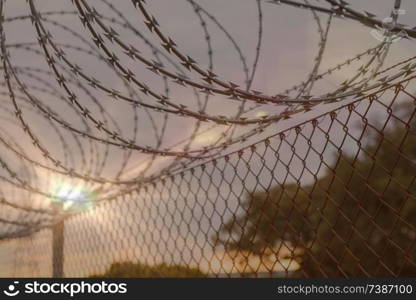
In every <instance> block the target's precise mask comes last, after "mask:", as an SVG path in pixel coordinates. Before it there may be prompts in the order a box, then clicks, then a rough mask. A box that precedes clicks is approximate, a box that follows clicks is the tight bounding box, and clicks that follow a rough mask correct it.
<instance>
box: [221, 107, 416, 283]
mask: <svg viewBox="0 0 416 300" xmlns="http://www.w3.org/2000/svg"><path fill="white" fill-rule="evenodd" d="M400 110H401V111H402V112H403V111H404V112H405V116H403V120H404V122H405V123H407V124H404V123H402V122H399V121H397V120H396V121H394V119H393V118H392V119H391V120H390V121H388V125H387V126H385V127H383V126H381V128H380V129H381V132H382V134H380V133H377V131H375V130H373V129H371V128H369V127H363V128H361V129H362V130H363V132H362V133H363V134H362V136H363V137H368V139H367V140H366V142H367V143H366V144H365V145H364V144H363V145H361V146H360V147H361V148H360V150H359V151H358V152H357V153H353V154H346V153H344V152H343V151H339V152H337V153H336V155H335V159H334V162H332V163H327V166H324V165H322V168H325V171H324V174H323V175H322V176H321V177H320V178H319V179H318V178H317V179H316V180H314V181H313V182H312V183H310V184H306V185H298V184H284V185H278V186H275V187H273V188H272V189H270V190H269V191H262V192H255V193H250V194H249V195H248V196H247V198H246V199H245V200H244V202H243V209H244V211H245V213H242V214H241V215H238V216H234V217H233V218H231V219H230V220H229V221H228V222H227V223H225V224H224V225H223V226H222V227H221V228H220V230H219V232H218V234H217V235H216V236H215V237H214V239H215V241H216V242H217V243H220V244H223V245H224V246H225V247H226V249H228V250H241V251H250V252H252V253H255V254H257V255H259V256H261V254H262V253H263V252H264V250H265V249H270V248H275V249H277V248H278V247H279V245H282V243H283V245H285V246H289V248H290V249H296V250H297V251H294V252H293V255H292V257H293V259H295V260H296V261H297V262H298V263H299V264H300V265H301V270H300V271H299V272H300V273H301V274H303V275H304V276H305V275H306V276H368V275H369V276H392V275H391V273H393V274H398V275H400V276H416V249H415V247H416V245H415V243H416V232H415V227H416V183H415V176H416V132H415V131H416V121H415V119H414V118H413V115H414V112H415V106H414V104H411V103H407V104H406V105H402V107H401V108H400ZM397 113H399V112H397ZM380 129H379V130H380ZM363 143H364V142H363ZM275 172H279V170H275ZM295 253H296V254H295ZM299 253H300V254H299Z"/></svg>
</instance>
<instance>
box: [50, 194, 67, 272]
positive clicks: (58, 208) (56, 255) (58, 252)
mask: <svg viewBox="0 0 416 300" xmlns="http://www.w3.org/2000/svg"><path fill="white" fill-rule="evenodd" d="M52 207H53V209H54V210H55V212H56V215H57V216H58V215H59V214H60V213H61V212H62V203H60V202H53V203H52ZM64 242H65V239H64V221H63V220H60V221H59V222H57V223H56V224H55V225H54V226H53V228H52V277H54V278H62V277H64Z"/></svg>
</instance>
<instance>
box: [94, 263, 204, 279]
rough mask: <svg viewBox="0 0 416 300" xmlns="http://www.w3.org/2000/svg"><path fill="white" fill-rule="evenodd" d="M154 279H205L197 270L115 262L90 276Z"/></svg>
mask: <svg viewBox="0 0 416 300" xmlns="http://www.w3.org/2000/svg"><path fill="white" fill-rule="evenodd" d="M118 277H119V278H129V277H131V278H141V277H145V278H147V277H148V278H156V277H165V278H166V277H175V278H179V277H206V274H204V273H202V272H201V271H200V270H198V269H197V268H187V267H183V266H179V265H174V266H168V265H167V264H164V263H163V264H158V265H154V266H149V265H145V264H141V263H132V262H117V263H113V264H112V265H111V266H110V268H109V269H108V270H107V271H106V272H105V273H103V274H95V275H92V276H91V278H118Z"/></svg>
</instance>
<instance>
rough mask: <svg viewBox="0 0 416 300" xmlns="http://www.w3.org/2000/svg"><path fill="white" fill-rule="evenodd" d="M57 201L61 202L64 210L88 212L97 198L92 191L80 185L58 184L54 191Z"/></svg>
mask: <svg viewBox="0 0 416 300" xmlns="http://www.w3.org/2000/svg"><path fill="white" fill-rule="evenodd" d="M53 195H54V196H55V201H57V202H61V203H62V204H63V208H64V209H76V210H86V209H88V208H90V207H91V206H92V202H93V201H94V199H95V197H94V194H93V192H92V191H90V190H89V189H86V188H84V187H82V186H80V185H78V186H75V185H71V184H69V183H64V182H57V183H56V184H55V186H54V189H53Z"/></svg>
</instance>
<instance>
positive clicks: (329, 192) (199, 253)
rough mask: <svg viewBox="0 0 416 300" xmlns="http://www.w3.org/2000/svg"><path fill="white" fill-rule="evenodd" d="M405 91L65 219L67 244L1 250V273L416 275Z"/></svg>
mask: <svg viewBox="0 0 416 300" xmlns="http://www.w3.org/2000/svg"><path fill="white" fill-rule="evenodd" d="M411 83H412V79H407V80H406V81H404V82H402V83H400V84H397V85H394V86H388V87H385V88H384V89H383V90H381V91H378V92H377V93H375V94H372V95H371V96H369V97H364V98H363V99H359V100H356V101H353V102H351V103H349V104H347V105H344V106H342V107H340V108H337V109H336V110H333V111H330V112H327V113H325V114H323V115H321V116H319V117H317V118H314V119H312V120H308V121H306V122H303V123H301V124H297V125H296V126H294V127H292V128H289V129H287V130H284V131H281V132H278V133H277V134H276V135H274V136H271V137H269V138H267V139H265V140H263V141H261V142H258V143H256V144H253V145H251V146H249V147H247V148H244V149H241V150H239V151H237V152H234V153H230V154H227V155H225V156H219V157H217V158H215V159H213V160H210V161H207V162H205V163H203V164H200V165H196V166H194V167H192V168H190V169H186V170H183V171H181V172H179V173H176V174H172V175H170V176H166V177H164V178H161V179H159V180H156V181H154V182H151V183H147V184H143V185H140V186H138V187H136V188H135V189H134V190H132V191H129V192H128V193H126V194H125V195H124V196H122V197H119V198H116V199H114V200H111V201H107V202H103V203H100V204H98V205H97V207H96V208H95V209H94V210H92V211H87V212H82V213H80V214H77V215H76V216H69V217H68V218H66V219H65V221H64V222H63V224H64V232H63V233H62V232H61V233H60V231H59V226H60V225H59V224H57V225H55V226H58V231H57V230H56V227H55V228H52V229H44V230H43V231H41V232H39V233H37V234H35V235H34V236H32V237H28V238H21V239H11V240H9V241H5V242H2V243H1V248H2V249H7V248H10V250H9V251H14V253H12V252H10V253H9V254H10V255H11V256H14V260H12V261H10V260H9V261H8V262H7V263H5V262H2V266H3V267H2V269H3V272H4V270H6V269H9V270H10V271H11V273H10V274H13V275H14V276H50V275H52V272H53V271H54V270H55V271H56V268H58V272H59V264H61V263H62V264H63V271H62V272H63V273H62V274H61V276H62V275H64V276H70V277H73V276H82V277H83V276H133V277H134V276H139V277H140V276H151V277H152V276H156V277H157V276H173V277H181V276H191V277H198V276H215V277H217V276H219V277H299V276H300V277H315V276H319V277H327V276H342V277H344V276H345V277H350V276H356V277H357V276H358V277H361V276H380V277H386V276H388V277H389V276H415V275H416V248H415V247H416V235H415V234H416V230H415V229H416V228H415V227H416V199H415V196H416V185H415V177H416V165H415V159H416V150H415V145H416V135H415V133H416V131H415V130H416V125H415V124H416V123H415V122H416V121H415V112H416V105H415V104H416V98H415V97H414V96H413V95H412V93H411V92H410V90H409V89H410V87H411ZM53 234H55V235H58V237H52V235H53ZM59 239H64V242H63V249H62V253H61V255H56V254H55V255H53V253H52V249H53V250H54V251H55V252H57V253H59V251H60V250H59V249H55V248H54V247H52V245H53V244H54V243H58V244H60V245H62V240H59ZM54 241H55V242H54ZM11 249H15V250H11ZM53 258H54V259H55V260H54V261H53ZM60 260H62V261H60ZM55 275H59V274H55Z"/></svg>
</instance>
